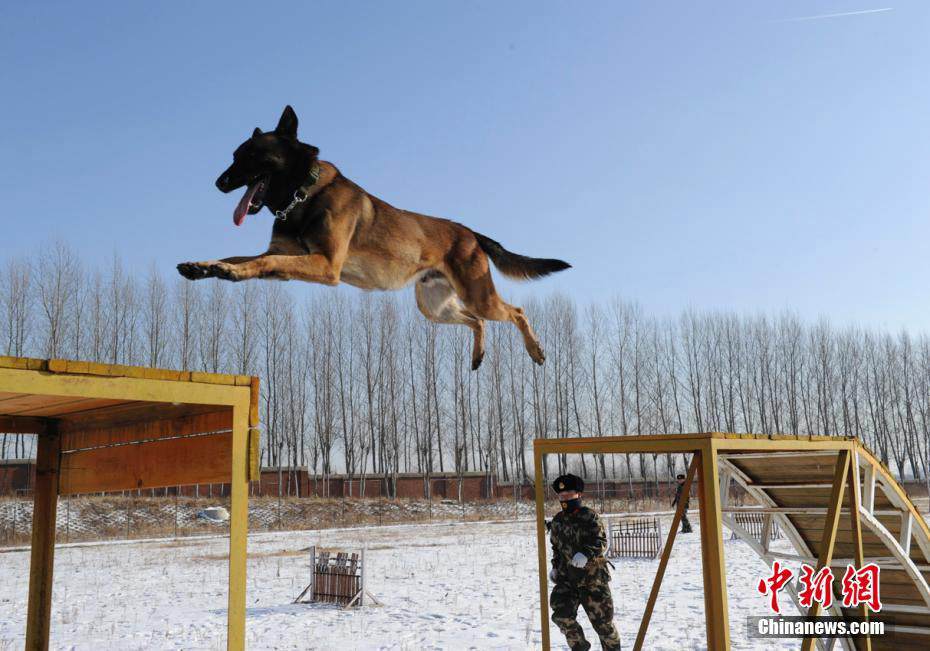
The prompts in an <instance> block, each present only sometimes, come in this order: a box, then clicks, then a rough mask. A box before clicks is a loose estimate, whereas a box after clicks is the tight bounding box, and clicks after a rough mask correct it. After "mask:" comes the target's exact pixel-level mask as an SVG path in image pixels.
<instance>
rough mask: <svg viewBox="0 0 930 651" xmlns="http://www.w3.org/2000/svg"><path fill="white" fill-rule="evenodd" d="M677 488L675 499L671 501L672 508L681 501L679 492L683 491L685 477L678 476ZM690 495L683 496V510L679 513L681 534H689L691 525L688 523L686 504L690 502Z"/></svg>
mask: <svg viewBox="0 0 930 651" xmlns="http://www.w3.org/2000/svg"><path fill="white" fill-rule="evenodd" d="M677 479H678V486H676V487H675V499H673V500H672V506H675V505H676V504H678V501H679V500H681V499H682V497H681V492H682V491H683V490H684V489H685V476H684V475H678V477H677ZM690 497H691V496H690V495H685V496H684V500H685V510H684V511H682V513H681V533H691V523H690V522H688V502H689V501H690V500H689V498H690Z"/></svg>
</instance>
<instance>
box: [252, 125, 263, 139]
mask: <svg viewBox="0 0 930 651" xmlns="http://www.w3.org/2000/svg"><path fill="white" fill-rule="evenodd" d="M260 135H262V130H261V129H259V128H258V127H255V131H253V132H252V137H253V138H258V137H259V136H260Z"/></svg>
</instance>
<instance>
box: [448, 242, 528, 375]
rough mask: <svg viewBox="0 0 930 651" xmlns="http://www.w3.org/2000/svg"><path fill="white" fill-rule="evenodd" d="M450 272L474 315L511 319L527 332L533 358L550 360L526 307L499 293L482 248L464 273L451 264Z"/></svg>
mask: <svg viewBox="0 0 930 651" xmlns="http://www.w3.org/2000/svg"><path fill="white" fill-rule="evenodd" d="M448 272H449V277H450V279H451V282H452V286H453V287H454V288H455V293H456V294H458V296H459V298H460V299H461V300H462V303H464V304H465V309H467V310H468V312H469V313H470V314H473V315H475V316H476V317H477V318H479V319H488V320H490V321H510V322H511V323H513V324H514V325H515V326H516V327H517V329H518V330H519V331H520V334H521V335H523V345H524V346H525V347H526V352H528V353H529V354H530V357H531V358H532V359H533V361H534V362H536V363H537V364H542V363H543V362H545V361H546V355H545V353H543V349H542V345H540V343H539V339H538V338H537V337H536V333H535V332H533V328H532V327H531V326H530V322H529V320H527V318H526V314H525V313H524V312H523V309H522V308H519V307H516V306H514V305H510V304H509V303H507V302H505V301H504V300H503V299H502V298H501V297H500V296H499V295H498V293H497V290H496V289H495V288H494V281H493V279H492V278H491V270H490V269H489V268H488V260H487V258H486V257H484V254H483V253H482V252H481V251H480V250H478V251H477V252H476V253H474V254H473V255H472V256H471V257H470V258H469V259H468V260H467V265H466V266H465V271H464V272H463V271H462V270H459V269H455V268H454V267H450V268H449V269H448Z"/></svg>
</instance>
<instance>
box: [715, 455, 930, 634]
mask: <svg viewBox="0 0 930 651" xmlns="http://www.w3.org/2000/svg"><path fill="white" fill-rule="evenodd" d="M844 455H848V456H849V458H850V460H851V463H850V465H849V466H848V467H847V470H846V474H847V476H846V481H845V484H844V486H843V489H844V490H843V491H842V492H843V493H844V495H842V499H841V501H840V504H841V505H842V508H841V509H840V511H839V514H838V522H837V526H836V534H835V542H834V546H833V550H832V559H831V560H830V561H829V562H830V566H831V569H832V570H833V573H834V575H835V577H836V580H835V582H834V588H835V589H836V590H837V591H838V590H839V589H840V586H841V578H842V576H843V573H844V572H845V570H846V566H847V565H854V566H857V567H858V566H861V565H862V564H863V563H870V562H871V563H875V564H877V565H878V566H879V568H880V595H881V601H882V610H881V612H879V613H869V615H868V616H869V619H873V620H877V621H886V622H890V621H893V622H894V623H893V626H892V628H893V629H894V635H893V636H876V637H874V638H872V640H871V648H872V649H876V650H878V649H928V648H930V589H928V579H930V531H928V528H927V523H926V522H925V520H924V519H923V517H921V515H920V514H919V513H918V511H917V509H916V508H915V506H914V504H913V503H912V502H911V501H910V499H909V498H908V497H907V495H906V493H905V492H904V489H902V488H901V486H900V485H899V484H898V482H897V481H895V479H894V478H893V477H892V476H891V473H890V472H889V471H888V469H887V468H886V467H885V466H884V465H883V464H882V463H881V462H880V461H878V459H876V457H875V455H873V454H872V453H871V452H870V451H869V450H868V449H867V448H866V447H865V446H863V445H862V444H861V443H859V442H858V441H855V442H854V446H853V447H852V449H851V450H849V451H844V450H812V451H804V452H795V451H791V452H785V451H776V450H773V451H761V452H760V451H753V450H751V449H750V450H746V451H730V452H721V453H720V454H719V455H718V459H719V465H720V468H719V472H720V478H721V479H720V481H721V499H722V501H724V503H723V504H722V508H721V511H722V516H723V520H724V523H725V524H726V525H727V526H728V527H730V529H731V530H733V531H734V532H735V533H736V534H737V535H738V536H739V537H740V538H741V539H743V540H744V541H745V542H746V543H747V544H749V545H750V546H751V547H752V548H753V549H754V550H755V551H756V552H757V553H758V554H759V555H760V556H762V557H763V558H764V559H765V560H766V562H768V563H772V562H773V561H775V560H780V561H781V563H782V565H786V566H788V567H791V568H795V569H796V567H797V566H798V565H799V564H800V563H802V562H806V563H808V564H809V565H812V566H816V565H817V564H818V560H820V559H822V558H823V556H824V555H825V552H826V551H828V550H827V549H826V547H827V543H828V542H829V537H830V535H829V533H827V534H826V535H825V532H829V531H830V529H831V526H830V525H831V524H832V522H831V516H832V513H831V509H830V503H831V497H832V496H833V494H834V490H835V489H834V484H835V480H836V479H837V475H838V474H839V473H838V472H837V470H838V468H841V467H842V463H843V460H842V457H843V456H844ZM729 482H735V483H737V484H739V485H740V486H742V487H743V488H745V489H746V490H747V491H748V492H749V494H750V495H751V496H752V497H753V498H754V499H755V500H756V501H757V502H758V503H759V504H761V505H762V506H760V507H746V508H731V507H729V506H728V505H727V504H726V503H725V500H726V496H727V495H728V493H729V490H728V487H729ZM854 511H857V512H858V515H859V518H858V521H859V522H858V525H859V526H858V531H857V526H856V525H857V523H856V518H854V517H853V514H854ZM743 513H757V514H761V515H763V517H764V518H765V520H766V521H767V522H770V523H773V524H777V525H778V526H779V528H781V530H782V531H783V532H784V534H785V536H786V538H787V539H788V540H789V541H790V543H791V545H792V546H793V547H794V551H793V553H790V554H785V553H776V552H772V551H770V550H769V545H768V543H767V542H765V537H764V536H755V535H752V534H751V533H750V532H748V531H747V530H746V529H745V528H744V527H741V526H740V525H739V524H738V523H737V522H736V516H737V514H743ZM769 526H771V525H769ZM763 528H764V527H763ZM857 537H859V538H860V539H861V552H860V551H859V546H858V545H857ZM860 553H861V556H859V554H860ZM791 598H792V599H793V600H794V601H795V604H796V605H797V595H796V594H794V593H792V594H791ZM798 608H799V609H801V608H800V606H798ZM801 610H802V611H803V612H806V609H801ZM831 610H832V612H830V613H829V614H831V615H837V616H840V615H849V616H855V615H859V614H860V613H859V612H858V610H852V609H845V608H842V595H841V594H840V593H839V592H835V594H834V607H833V608H832V609H831ZM887 625H890V624H887ZM841 644H842V645H843V646H845V648H849V649H853V648H855V649H864V648H866V643H865V641H864V640H861V639H857V640H855V642H852V641H838V642H837V646H840V645H841ZM853 644H855V646H853Z"/></svg>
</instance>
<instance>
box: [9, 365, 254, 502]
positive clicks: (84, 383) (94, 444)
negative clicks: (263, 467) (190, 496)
mask: <svg viewBox="0 0 930 651" xmlns="http://www.w3.org/2000/svg"><path fill="white" fill-rule="evenodd" d="M258 400H259V394H258V378H253V377H250V376H247V375H222V374H217V373H200V372H197V371H173V370H166V369H152V368H140V367H134V366H123V365H119V364H98V363H94V362H81V361H72V360H62V359H47V360H46V359H29V358H17V357H0V432H6V433H11V432H15V433H31V434H39V435H43V434H48V433H50V432H52V431H53V430H54V432H55V433H56V434H57V435H58V436H59V437H60V446H61V447H60V452H61V487H60V488H61V494H74V493H87V492H98V491H110V490H124V489H131V488H156V487H161V486H174V485H179V484H185V483H221V482H228V481H229V477H230V467H231V465H230V464H231V459H232V456H231V455H232V446H231V438H230V437H231V432H232V427H233V407H234V405H235V404H243V402H247V409H248V415H249V422H248V427H249V428H250V429H251V431H252V432H253V433H252V434H251V435H250V449H251V448H255V449H254V450H253V451H254V454H253V455H250V457H252V458H250V466H252V473H251V474H252V476H253V477H255V478H257V475H258V469H257V464H258V454H257V452H258V450H257V447H258V432H257V427H258ZM244 406H245V405H244Z"/></svg>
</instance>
